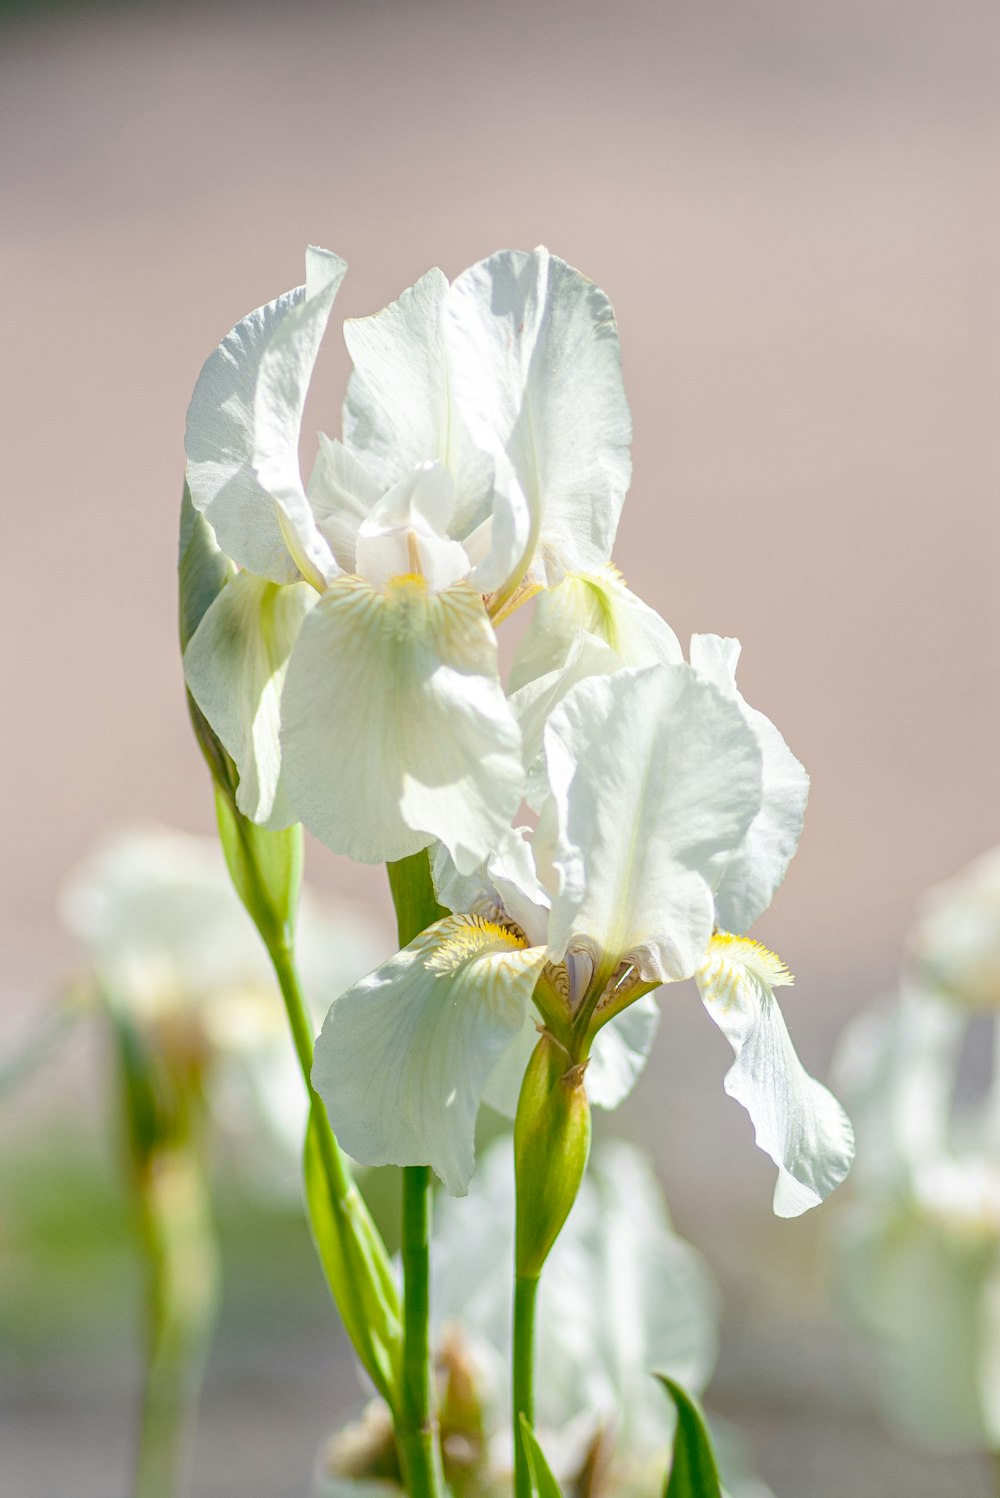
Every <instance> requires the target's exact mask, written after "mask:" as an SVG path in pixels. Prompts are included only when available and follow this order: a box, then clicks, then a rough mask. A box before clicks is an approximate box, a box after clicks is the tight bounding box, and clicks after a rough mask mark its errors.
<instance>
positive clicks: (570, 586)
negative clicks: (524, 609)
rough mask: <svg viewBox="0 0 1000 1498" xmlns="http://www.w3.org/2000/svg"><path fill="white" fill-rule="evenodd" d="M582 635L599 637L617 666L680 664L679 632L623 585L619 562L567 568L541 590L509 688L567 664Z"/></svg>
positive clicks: (511, 688) (682, 655)
mask: <svg viewBox="0 0 1000 1498" xmlns="http://www.w3.org/2000/svg"><path fill="white" fill-rule="evenodd" d="M582 634H586V635H590V636H593V637H594V638H596V639H598V640H601V641H602V642H603V643H604V644H605V645H607V646H609V647H610V649H611V650H612V651H614V654H615V656H616V657H617V663H618V665H621V666H655V665H657V664H658V663H661V662H662V664H664V665H667V666H677V665H680V664H681V663H682V662H683V660H684V652H683V650H682V649H681V647H680V643H679V641H678V639H677V636H676V635H675V634H674V632H673V630H672V629H671V628H670V625H669V624H667V622H666V620H664V619H661V618H660V616H659V614H658V613H657V612H656V610H655V609H651V608H650V607H649V605H648V604H645V603H643V601H642V599H641V598H639V597H638V596H637V595H636V594H635V593H633V592H631V590H630V589H629V588H627V587H626V585H625V580H624V578H623V577H622V575H621V573H620V572H619V571H618V569H617V567H612V566H607V567H602V568H601V570H600V571H599V572H591V573H571V574H570V575H569V576H567V577H564V578H563V580H562V582H561V583H559V585H558V586H557V587H555V588H549V589H546V590H545V591H544V592H542V593H539V595H538V597H537V599H536V601H535V606H534V615H533V617H532V620H531V623H530V624H529V625H528V628H527V630H526V631H525V633H524V637H523V639H522V640H521V643H520V645H519V647H518V651H517V655H516V657H515V659H514V665H513V667H512V669H511V673H510V682H509V690H510V691H512V692H516V691H517V690H518V689H519V688H520V687H523V686H525V685H526V684H527V683H528V682H532V681H536V680H537V679H538V678H539V677H541V676H545V675H547V674H548V673H550V672H552V671H555V670H557V669H559V668H560V667H562V666H564V665H565V664H566V661H567V659H568V658H569V656H570V654H571V652H572V649H573V646H574V644H575V643H576V641H577V640H578V639H579V638H580V636H581V635H582Z"/></svg>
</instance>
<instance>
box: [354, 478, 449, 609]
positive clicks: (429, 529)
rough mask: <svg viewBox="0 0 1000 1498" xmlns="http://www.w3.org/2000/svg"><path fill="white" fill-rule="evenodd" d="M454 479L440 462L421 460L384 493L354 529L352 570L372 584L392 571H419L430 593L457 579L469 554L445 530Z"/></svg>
mask: <svg viewBox="0 0 1000 1498" xmlns="http://www.w3.org/2000/svg"><path fill="white" fill-rule="evenodd" d="M454 509H455V484H454V481H453V479H452V476H451V474H450V473H449V472H448V470H447V468H444V467H443V466H442V465H441V464H440V463H421V464H420V466H419V467H417V468H414V469H413V470H412V472H410V473H408V474H407V475H406V477H405V478H403V479H400V481H399V483H398V484H395V485H394V486H393V487H392V488H391V489H390V490H389V492H388V494H386V495H384V496H383V497H382V498H381V499H380V500H379V502H378V504H377V505H376V506H375V507H374V509H373V510H372V511H371V514H369V515H368V516H367V517H366V518H365V519H364V520H363V521H362V523H361V525H360V527H359V528H358V533H357V548H356V555H357V565H356V568H355V571H356V572H357V573H358V574H359V575H360V576H361V577H363V578H364V579H365V580H366V582H370V583H371V585H372V587H373V588H384V587H385V586H386V585H387V584H388V583H389V582H390V581H391V580H392V578H394V577H401V576H403V575H404V574H405V573H408V572H413V573H418V574H419V575H420V576H422V577H424V578H426V579H427V585H428V587H429V588H430V589H431V592H432V593H440V592H441V590H442V588H447V587H450V586H451V584H452V583H457V582H459V581H460V580H461V579H462V578H463V577H465V576H466V574H467V573H468V572H469V558H468V555H467V554H466V552H465V549H464V547H463V546H462V544H461V542H459V541H452V540H451V539H450V537H449V535H448V530H447V527H448V522H449V521H450V520H451V517H452V514H453V512H454Z"/></svg>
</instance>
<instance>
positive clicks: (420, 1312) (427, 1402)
mask: <svg viewBox="0 0 1000 1498" xmlns="http://www.w3.org/2000/svg"><path fill="white" fill-rule="evenodd" d="M430 1176H431V1173H430V1170H429V1168H428V1167H427V1166H426V1165H409V1166H407V1167H406V1168H405V1169H404V1171H403V1243H402V1259H403V1375H402V1383H401V1388H400V1409H399V1420H398V1423H397V1435H398V1437H399V1443H400V1456H401V1459H402V1463H403V1470H404V1472H405V1474H406V1482H407V1487H408V1488H409V1491H410V1493H411V1494H412V1495H413V1498H434V1495H439V1494H442V1493H443V1492H444V1475H443V1472H442V1469H441V1450H440V1441H439V1437H438V1429H437V1420H436V1417H435V1413H434V1392H433V1385H432V1371H431V1343H430V1202H431V1179H430Z"/></svg>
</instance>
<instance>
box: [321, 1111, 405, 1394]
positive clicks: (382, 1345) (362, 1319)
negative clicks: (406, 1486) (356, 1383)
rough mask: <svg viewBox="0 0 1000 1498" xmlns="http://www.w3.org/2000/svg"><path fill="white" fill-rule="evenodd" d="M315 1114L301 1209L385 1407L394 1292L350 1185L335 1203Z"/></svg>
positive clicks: (396, 1319) (397, 1328)
mask: <svg viewBox="0 0 1000 1498" xmlns="http://www.w3.org/2000/svg"><path fill="white" fill-rule="evenodd" d="M328 1127H329V1125H328V1124H327V1123H326V1120H325V1118H322V1117H317V1116H316V1114H315V1113H314V1114H313V1115H312V1116H311V1117H310V1120H309V1129H308V1132H307V1134H306V1147H305V1159H304V1173H305V1187H306V1204H307V1206H308V1209H309V1223H310V1227H311V1229H312V1236H313V1241H314V1242H315V1244H316V1250H317V1252H318V1254H319V1257H320V1261H321V1263H322V1265H323V1270H324V1273H325V1274H326V1278H327V1282H328V1284H329V1286H330V1290H331V1293H332V1295H333V1298H334V1301H335V1303H336V1306H337V1309H338V1310H339V1312H340V1315H341V1317H342V1318H343V1322H344V1325H345V1327H346V1328H347V1334H348V1336H349V1337H350V1339H351V1341H352V1342H353V1344H354V1350H355V1352H356V1353H357V1354H358V1357H359V1358H360V1359H361V1362H362V1363H363V1364H364V1367H365V1370H366V1372H367V1373H368V1375H369V1377H370V1378H371V1380H372V1382H373V1383H374V1385H375V1387H376V1388H377V1389H378V1391H379V1393H380V1394H381V1395H382V1397H383V1399H385V1401H386V1403H387V1404H388V1405H389V1406H390V1408H394V1407H395V1404H396V1388H395V1386H396V1378H397V1371H398V1368H399V1361H400V1356H401V1352H402V1330H401V1319H400V1306H399V1291H398V1289H397V1286H396V1282H395V1280H394V1278H393V1274H392V1267H391V1265H390V1263H389V1259H388V1256H387V1254H386V1251H385V1245H384V1243H383V1242H382V1239H381V1237H380V1236H379V1232H378V1229H377V1228H376V1226H375V1224H374V1223H373V1222H372V1220H371V1217H370V1216H369V1215H368V1208H367V1207H366V1206H365V1202H364V1198H363V1197H362V1195H361V1193H360V1191H359V1190H358V1188H357V1186H356V1185H355V1184H354V1181H353V1180H351V1181H349V1183H348V1184H347V1187H346V1190H345V1191H344V1193H343V1194H342V1195H340V1197H339V1199H338V1201H337V1202H336V1203H334V1202H333V1201H332V1200H331V1195H330V1192H331V1184H330V1178H329V1176H328V1174H327V1172H326V1171H325V1170H324V1168H323V1162H322V1158H321V1155H320V1139H319V1134H318V1131H319V1130H320V1129H323V1128H328Z"/></svg>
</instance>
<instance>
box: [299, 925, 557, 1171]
mask: <svg viewBox="0 0 1000 1498" xmlns="http://www.w3.org/2000/svg"><path fill="white" fill-rule="evenodd" d="M544 961H545V952H544V949H541V948H532V947H525V946H524V944H523V942H521V941H520V940H519V939H518V938H517V937H516V936H514V935H512V934H511V933H510V932H509V931H507V930H505V929H504V928H503V927H501V926H497V925H495V924H493V923H492V922H489V921H485V920H483V919H482V918H481V917H479V916H447V917H446V918H445V919H444V920H442V921H437V922H435V924H434V925H433V926H430V927H428V929H427V930H426V931H424V932H423V933H422V934H421V935H420V936H419V937H418V938H417V940H416V941H414V942H411V943H410V945H409V946H408V947H406V948H405V949H404V950H403V951H402V952H400V953H398V954H397V955H396V956H395V957H392V958H390V960H389V961H388V962H385V963H383V964H382V966H381V967H380V968H377V969H376V971H375V972H374V973H372V974H371V975H370V976H369V977H367V978H364V979H363V980H362V981H361V982H360V983H358V984H355V986H354V987H353V988H350V989H348V990H347V992H346V993H345V994H342V995H341V997H340V998H339V999H337V1000H336V1001H335V1002H334V1004H333V1006H332V1008H331V1010H330V1013H329V1014H328V1015H327V1018H326V1023H325V1024H324V1026H323V1031H322V1034H321V1035H320V1037H319V1040H318V1041H317V1043H316V1060H315V1064H314V1067H313V1083H314V1085H315V1087H316V1089H317V1091H318V1092H319V1094H320V1096H321V1097H322V1099H323V1101H324V1103H325V1104H326V1109H327V1112H328V1114H329V1116H330V1122H331V1124H332V1125H333V1128H334V1130H335V1132H336V1134H337V1135H338V1137H339V1139H340V1142H341V1144H342V1145H343V1146H344V1148H345V1149H346V1150H347V1152H348V1154H350V1155H353V1156H354V1158H355V1159H356V1160H359V1161H360V1162H361V1163H362V1164H363V1165H430V1166H432V1167H433V1169H434V1170H435V1171H436V1172H437V1174H438V1175H439V1176H440V1177H441V1179H442V1181H443V1182H444V1183H445V1185H446V1186H447V1188H448V1190H449V1191H450V1192H451V1193H452V1194H453V1195H455V1196H462V1195H464V1194H465V1191H466V1189H467V1187H468V1184H469V1180H470V1178H471V1176H472V1172H473V1169H474V1164H475V1156H474V1139H475V1127H476V1115H477V1113H478V1112H479V1105H480V1101H481V1099H482V1094H483V1088H484V1087H485V1085H486V1080H487V1078H488V1076H489V1074H490V1072H491V1071H492V1069H493V1067H494V1066H495V1064H496V1062H497V1060H498V1058H499V1057H500V1056H501V1055H502V1053H503V1052H504V1051H505V1050H506V1048H507V1047H508V1046H509V1045H510V1044H511V1042H512V1041H513V1040H514V1039H515V1038H516V1036H517V1035H518V1034H519V1032H520V1030H521V1027H522V1024H523V1021H524V1014H525V1010H526V1008H527V1005H528V1003H529V1001H530V999H531V993H532V990H533V988H534V986H535V981H536V979H537V977H538V973H539V972H540V970H541V967H542V964H543V963H544Z"/></svg>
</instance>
